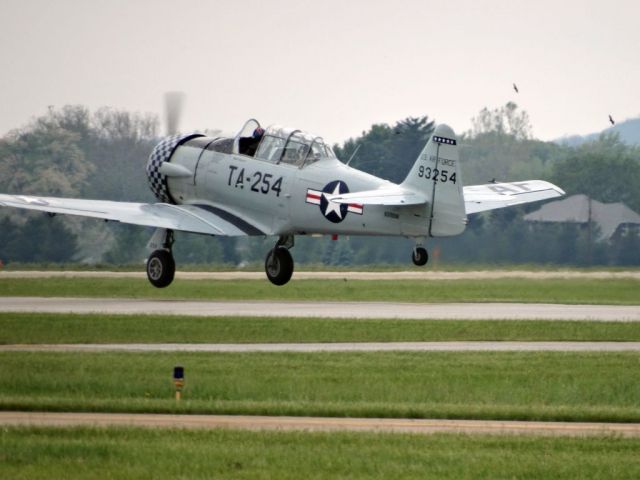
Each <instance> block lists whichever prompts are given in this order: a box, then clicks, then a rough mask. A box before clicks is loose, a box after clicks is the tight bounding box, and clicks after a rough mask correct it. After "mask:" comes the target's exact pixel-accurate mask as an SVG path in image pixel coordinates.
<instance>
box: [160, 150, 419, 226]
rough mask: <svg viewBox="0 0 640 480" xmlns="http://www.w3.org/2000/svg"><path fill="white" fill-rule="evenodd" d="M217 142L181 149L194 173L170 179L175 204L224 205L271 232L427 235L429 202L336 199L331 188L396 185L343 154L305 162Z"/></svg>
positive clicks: (179, 160)
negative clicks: (226, 148)
mask: <svg viewBox="0 0 640 480" xmlns="http://www.w3.org/2000/svg"><path fill="white" fill-rule="evenodd" d="M211 141H212V139H210V138H207V137H197V138H195V139H192V140H190V141H187V142H185V143H184V144H182V145H180V146H178V147H177V148H176V149H175V151H174V153H173V155H172V156H171V158H170V162H171V163H172V164H174V165H180V166H181V167H184V170H185V171H188V172H192V175H190V176H169V177H168V178H167V187H168V191H169V192H170V196H171V198H172V200H173V201H174V202H175V203H177V204H191V205H207V206H210V207H212V208H216V209H221V210H223V211H225V212H227V213H229V214H230V215H233V216H235V217H238V218H240V219H246V220H249V219H250V220H251V222H252V223H253V224H256V226H257V227H258V229H259V230H260V231H262V232H264V233H266V234H268V235H284V234H294V235H300V234H346V235H407V236H423V235H426V234H427V227H428V209H427V208H426V207H425V206H424V205H423V206H416V207H410V208H408V207H402V208H397V207H387V206H378V205H358V204H350V205H345V204H343V205H339V204H336V203H332V202H328V201H327V199H326V197H325V195H324V194H331V193H346V192H348V191H351V192H355V191H362V190H373V189H376V188H379V187H384V186H388V185H393V184H392V183H391V182H388V181H386V180H383V179H380V178H378V177H375V176H373V175H370V174H368V173H365V172H362V171H360V170H357V169H355V168H351V167H349V166H347V165H345V164H344V163H342V162H341V161H340V160H338V159H337V158H335V157H331V156H327V157H321V158H318V159H316V160H315V161H313V162H310V163H307V164H304V165H301V164H291V163H285V162H278V163H272V162H270V161H267V160H264V159H261V158H255V157H253V156H249V155H242V154H238V153H225V152H220V151H216V149H215V148H216V147H215V145H213V146H212V145H211ZM208 146H209V148H208ZM212 147H213V148H212Z"/></svg>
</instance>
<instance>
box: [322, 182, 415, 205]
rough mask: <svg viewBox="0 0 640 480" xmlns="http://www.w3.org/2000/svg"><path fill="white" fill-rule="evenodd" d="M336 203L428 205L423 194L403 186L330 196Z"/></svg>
mask: <svg viewBox="0 0 640 480" xmlns="http://www.w3.org/2000/svg"><path fill="white" fill-rule="evenodd" d="M328 199H329V200H331V201H332V202H335V203H357V204H360V205H390V206H404V205H421V204H424V203H427V197H426V196H424V195H422V194H421V193H418V192H415V191H412V190H409V189H407V188H403V187H401V186H393V187H382V188H378V189H376V190H364V191H362V192H354V193H343V194H340V195H332V196H328Z"/></svg>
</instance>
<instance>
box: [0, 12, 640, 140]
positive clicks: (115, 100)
mask: <svg viewBox="0 0 640 480" xmlns="http://www.w3.org/2000/svg"><path fill="white" fill-rule="evenodd" d="M0 19H1V20H2V22H1V23H2V28H0V67H1V68H0V106H1V113H0V135H1V134H4V133H6V132H7V131H8V130H10V129H12V128H15V127H20V126H24V125H25V124H26V123H27V122H28V121H29V120H30V119H31V118H33V117H35V116H38V115H41V114H43V113H45V112H46V110H47V107H48V106H49V105H54V106H56V107H60V106H62V105H65V104H82V105H87V106H89V107H90V108H92V109H94V108H98V107H100V106H105V105H106V106H112V107H115V108H119V109H127V110H131V111H140V112H153V113H158V114H161V113H162V111H163V99H162V98H163V93H164V92H166V91H168V90H182V91H184V92H185V93H186V95H187V102H186V105H185V112H184V116H183V119H182V123H181V129H182V130H190V129H202V128H221V129H224V130H225V131H229V132H235V131H236V130H238V129H239V128H240V127H241V125H242V124H243V122H244V121H245V120H246V119H247V118H250V117H256V118H258V120H260V121H261V122H262V123H263V124H266V125H268V124H272V123H280V124H285V125H288V126H292V127H296V128H300V129H303V130H309V131H311V132H314V133H316V134H319V135H322V136H323V137H324V138H325V140H327V141H329V142H341V141H343V140H345V139H346V138H348V137H352V136H357V135H359V134H360V133H361V132H362V131H363V130H365V129H368V128H369V127H370V126H371V124H373V123H379V122H385V123H393V122H395V121H397V120H400V119H402V118H405V117H407V116H419V115H425V114H426V115H429V117H430V118H433V119H435V120H436V121H437V122H445V123H448V124H450V125H451V126H452V127H453V128H454V129H455V130H457V131H464V130H467V129H468V128H469V127H470V125H471V118H472V117H473V116H475V115H476V114H477V113H478V112H479V110H480V109H481V108H483V107H485V106H486V107H489V108H495V107H499V106H502V105H504V104H505V103H506V102H508V101H510V100H513V101H515V102H516V103H518V105H520V107H521V108H523V109H524V110H526V111H527V112H528V113H529V115H530V117H531V123H532V126H533V133H534V135H535V136H536V137H538V138H542V139H545V140H547V139H552V138H556V137H559V136H562V135H565V134H574V133H579V134H584V133H590V132H593V131H599V130H601V129H603V128H606V127H607V126H608V117H607V116H608V115H609V114H611V115H613V117H614V118H615V119H617V120H619V121H620V120H623V119H625V118H629V117H635V116H638V115H640V102H639V101H640V93H639V89H640V28H639V25H640V2H639V1H638V0H630V1H615V0H610V1H607V2H603V1H602V0H598V1H591V0H589V1H558V0H553V1H547V0H536V1H533V0H529V1H518V0H509V1H482V0H459V1H456V0H447V1H443V0H439V1H431V0H395V1H386V0H385V1H382V0H380V1H377V0H369V1H364V0H363V1H349V0H337V1H334V0H316V1H305V0H292V1H284V0H271V1H257V0H255V1H254V0H246V1H243V0H210V1H197V0H191V1H180V0H166V1H165V0H153V1H152V0H126V1H119V0H110V1H98V0H55V1H48V0H41V1H34V0H0ZM514 82H515V83H516V84H517V85H518V87H519V89H520V93H519V94H516V93H515V92H514V91H513V89H512V86H511V85H512V83H514Z"/></svg>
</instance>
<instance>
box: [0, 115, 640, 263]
mask: <svg viewBox="0 0 640 480" xmlns="http://www.w3.org/2000/svg"><path fill="white" fill-rule="evenodd" d="M158 125H159V122H158V119H157V118H156V117H155V116H152V115H142V114H137V113H131V112H126V111H119V110H113V109H109V108H103V109H100V110H98V111H96V112H90V111H89V110H88V109H87V108H85V107H82V106H66V107H64V108H61V109H53V108H52V109H50V110H49V111H48V112H47V113H46V114H44V115H43V116H41V117H39V118H37V119H35V120H33V121H32V122H31V123H29V124H28V125H26V126H25V127H23V128H20V129H16V130H14V131H12V132H10V133H9V134H7V135H5V136H4V137H3V138H1V139H0V192H2V193H16V194H17V193H23V194H37V195H43V196H62V197H82V198H95V199H105V200H120V201H139V202H153V201H155V198H154V197H153V195H152V194H151V192H150V190H149V189H148V187H147V180H146V174H145V171H144V167H145V164H146V161H147V158H148V156H149V153H150V152H151V150H152V148H153V146H154V145H155V144H156V143H157V141H158V140H159V134H158ZM434 126H435V121H434V120H433V119H430V118H429V117H428V116H427V115H424V116H421V117H409V118H405V119H402V120H399V121H398V122H396V123H395V124H392V125H390V124H375V125H372V126H371V128H370V129H369V130H367V131H364V132H362V134H361V135H360V136H358V137H357V138H352V139H349V140H347V141H346V142H344V143H343V144H340V145H335V146H334V150H335V151H336V154H337V156H338V158H340V159H341V160H342V161H344V162H347V161H349V164H350V165H351V166H353V167H356V168H359V169H361V170H364V171H366V172H369V173H372V174H374V175H377V176H379V177H382V178H385V179H388V180H390V181H393V182H396V183H398V182H401V181H402V180H403V179H404V177H405V176H406V174H407V173H408V171H409V170H410V168H411V166H412V165H413V163H414V162H415V160H416V158H417V156H418V155H419V153H420V151H421V150H422V148H423V147H424V144H425V143H426V141H427V140H428V138H429V137H430V135H431V133H432V132H433V129H434ZM458 145H459V148H460V156H461V165H462V167H461V168H462V177H463V180H464V183H465V184H466V185H469V184H482V183H487V182H489V181H492V180H496V181H515V180H525V179H533V178H540V179H545V180H549V181H551V182H553V183H556V184H557V185H559V186H561V187H562V188H563V189H564V190H565V191H566V192H567V195H573V194H575V193H583V194H586V195H588V196H590V197H592V198H593V199H595V200H599V201H602V202H624V203H625V204H627V206H629V207H630V208H631V209H633V210H635V211H636V212H640V189H639V188H637V185H640V148H638V147H637V146H629V145H626V144H624V143H623V142H621V141H620V138H619V137H618V136H617V135H616V134H605V135H601V136H600V137H599V138H598V139H596V140H594V141H591V142H587V143H584V144H582V145H580V146H578V147H572V146H568V145H561V144H556V143H553V142H543V141H540V140H537V139H535V138H532V135H531V126H530V123H529V119H528V116H527V114H526V112H523V111H521V110H520V109H519V108H518V107H517V105H515V104H514V103H508V104H506V105H504V106H502V107H500V108H496V109H493V110H489V109H486V108H485V109H483V110H482V111H480V112H479V113H478V115H477V116H476V117H475V118H474V119H473V121H472V128H471V130H470V131H468V132H464V133H462V134H459V141H458ZM537 208H539V204H533V205H527V206H523V207H518V208H509V209H503V210H495V211H492V212H487V213H482V214H475V215H471V216H469V223H468V226H467V231H466V232H465V233H464V234H463V235H462V236H459V237H455V238H448V239H432V240H430V242H429V245H428V247H429V249H430V250H431V253H432V261H434V262H441V263H442V264H446V263H449V264H451V263H504V264H508V263H545V264H557V265H587V264H597V265H640V239H639V236H638V229H634V228H630V229H627V230H625V231H624V232H622V233H620V234H618V235H616V236H615V237H614V238H613V239H612V240H611V241H601V242H597V243H595V242H594V241H593V235H592V236H589V235H588V231H587V229H586V228H585V227H584V226H583V225H578V224H531V223H527V222H525V221H524V220H523V219H522V217H523V215H524V214H525V213H527V212H529V211H532V210H535V209H537ZM151 234H152V229H149V228H144V227H136V226H129V225H123V224H115V223H113V222H109V223H105V222H100V221H97V220H94V219H83V218H79V217H69V216H56V217H55V218H49V217H47V216H46V215H43V214H41V213H36V212H25V211H20V210H15V209H5V208H3V209H0V261H3V262H4V263H5V264H6V263H11V262H84V263H98V262H103V263H104V262H106V263H116V264H124V263H142V262H143V261H144V258H145V257H146V255H147V252H146V250H145V246H146V243H147V241H148V239H149V238H150V236H151ZM177 237H178V238H177V242H176V244H175V247H174V254H175V256H176V260H177V261H178V262H180V263H182V264H185V263H194V264H195V263H207V264H222V263H226V264H232V265H241V264H245V263H251V262H262V261H263V257H264V255H265V254H266V251H267V250H268V249H269V248H270V247H271V244H272V240H271V239H267V240H264V239H262V238H237V239H236V238H212V237H207V236H199V235H189V234H180V233H178V234H177ZM296 243H297V246H298V247H296V248H295V250H294V254H295V257H296V261H297V262H298V263H318V264H319V263H323V264H327V265H366V264H397V263H403V264H410V258H409V255H410V251H411V248H412V243H411V241H410V240H406V239H398V238H368V237H350V238H347V237H341V238H339V239H338V240H337V241H332V240H331V239H329V238H323V239H315V238H314V239H311V238H304V237H298V238H296ZM434 254H435V255H434Z"/></svg>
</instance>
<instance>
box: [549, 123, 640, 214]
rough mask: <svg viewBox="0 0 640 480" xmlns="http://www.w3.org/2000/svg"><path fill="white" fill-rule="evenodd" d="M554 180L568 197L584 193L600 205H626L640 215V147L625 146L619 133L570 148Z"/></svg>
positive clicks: (556, 171) (560, 163)
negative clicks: (601, 203)
mask: <svg viewBox="0 0 640 480" xmlns="http://www.w3.org/2000/svg"><path fill="white" fill-rule="evenodd" d="M553 180H554V181H555V182H556V183H557V184H558V185H560V186H562V188H563V189H564V190H565V191H566V192H567V195H573V194H576V193H583V194H585V195H588V196H590V197H591V198H593V199H595V200H598V201H601V202H606V203H611V202H623V203H625V204H626V205H627V206H628V207H629V208H631V209H632V210H634V211H636V212H640V189H639V188H638V185H640V148H639V147H633V146H629V145H625V144H624V143H622V142H621V141H620V137H619V135H618V134H617V133H605V134H602V135H600V137H599V138H598V140H596V141H593V142H588V143H584V144H582V145H580V146H579V147H576V148H571V149H569V150H568V154H567V155H566V157H565V158H564V159H562V160H561V161H558V162H556V163H555V165H554V169H553Z"/></svg>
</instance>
